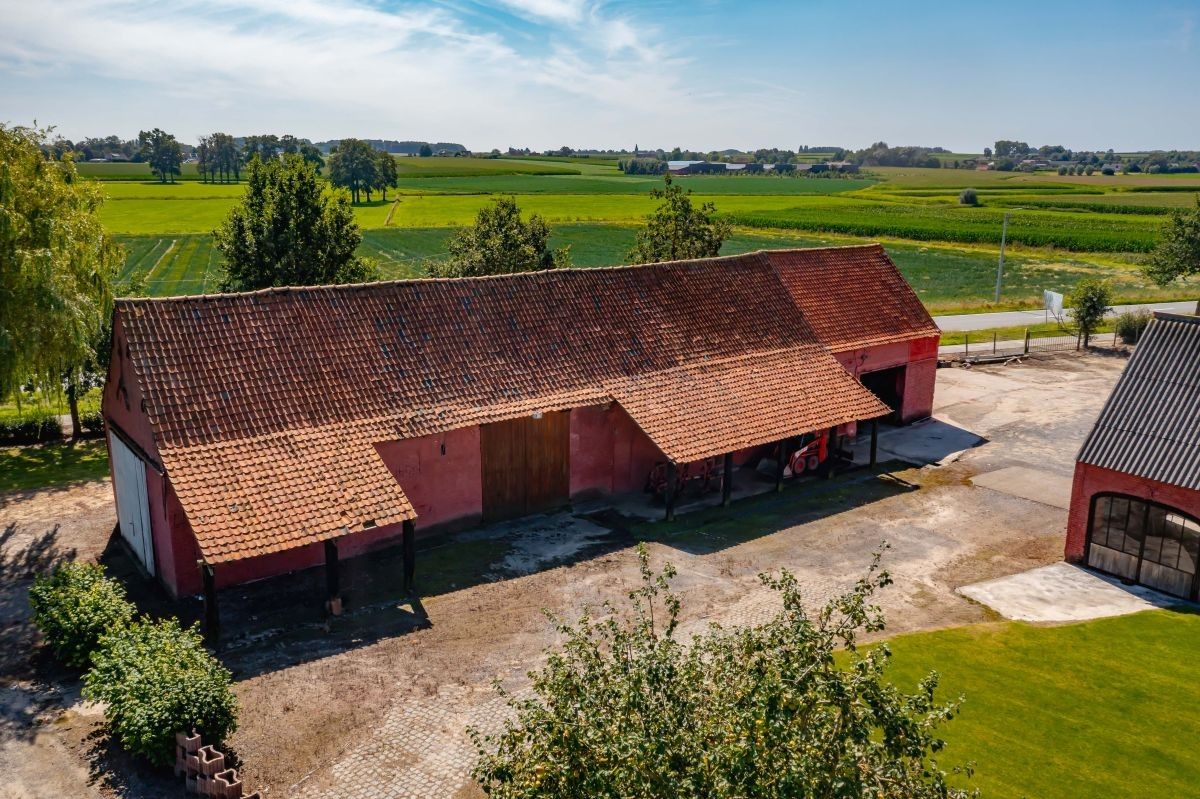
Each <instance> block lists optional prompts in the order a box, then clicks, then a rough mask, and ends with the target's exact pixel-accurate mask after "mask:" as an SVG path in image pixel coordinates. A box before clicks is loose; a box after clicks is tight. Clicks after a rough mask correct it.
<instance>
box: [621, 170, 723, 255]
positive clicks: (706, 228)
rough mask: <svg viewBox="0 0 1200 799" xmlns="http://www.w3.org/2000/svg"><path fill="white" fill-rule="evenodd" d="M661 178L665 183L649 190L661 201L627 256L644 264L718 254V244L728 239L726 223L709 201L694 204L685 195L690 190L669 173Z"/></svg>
mask: <svg viewBox="0 0 1200 799" xmlns="http://www.w3.org/2000/svg"><path fill="white" fill-rule="evenodd" d="M663 180H664V183H665V186H664V187H663V188H662V189H655V190H654V191H652V192H651V193H650V194H651V196H653V197H657V198H659V199H661V200H663V203H662V205H660V206H659V207H658V209H657V210H655V212H654V213H652V214H650V216H648V217H646V226H645V227H644V228H642V229H641V230H640V231H638V234H637V242H636V243H635V244H634V247H633V249H632V250H631V251H630V252H629V258H630V259H631V260H632V261H634V262H635V263H644V264H645V263H655V262H658V261H678V260H683V259H687V258H711V257H712V256H714V255H719V254H720V252H721V245H722V244H723V243H724V242H725V239H727V238H729V233H730V224H729V222H728V221H726V220H724V219H718V218H717V216H716V211H717V209H716V207H715V206H713V204H712V203H704V204H703V205H700V206H699V207H697V206H695V205H693V204H692V200H691V197H689V196H688V195H690V194H691V193H692V192H691V190H688V191H684V190H683V188H682V187H680V186H678V185H676V184H675V183H674V181H672V180H671V176H670V175H667V176H666V177H665V178H664V179H663Z"/></svg>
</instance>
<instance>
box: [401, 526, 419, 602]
mask: <svg viewBox="0 0 1200 799" xmlns="http://www.w3.org/2000/svg"><path fill="white" fill-rule="evenodd" d="M401 529H402V530H403V534H402V537H401V549H402V550H403V554H404V593H405V594H407V595H409V596H412V592H413V574H414V573H415V572H416V569H417V523H416V522H414V521H413V520H412V519H405V520H404V523H403V525H401Z"/></svg>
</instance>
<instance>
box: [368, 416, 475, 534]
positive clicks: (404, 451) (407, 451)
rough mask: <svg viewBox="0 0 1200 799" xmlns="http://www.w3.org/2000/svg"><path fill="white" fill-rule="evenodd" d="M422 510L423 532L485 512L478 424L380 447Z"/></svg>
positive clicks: (419, 513) (419, 519)
mask: <svg viewBox="0 0 1200 799" xmlns="http://www.w3.org/2000/svg"><path fill="white" fill-rule="evenodd" d="M375 449H376V450H377V451H378V452H379V457H381V458H383V462H384V463H385V464H387V467H388V469H389V470H391V472H392V476H393V477H395V478H396V482H397V483H399V484H400V487H401V488H402V489H404V493H405V494H407V495H408V499H409V501H410V502H412V504H413V507H414V508H415V509H416V511H417V530H418V534H422V533H428V532H429V530H430V529H431V528H437V527H438V526H443V527H444V526H445V525H447V524H449V523H456V524H457V525H460V526H461V525H466V524H470V523H474V522H476V521H478V520H479V519H480V518H481V517H482V515H483V473H482V468H483V467H482V463H481V462H480V457H479V428H478V427H466V428H462V429H460V430H451V431H450V432H448V433H444V434H439V435H435V436H424V437H422V438H411V439H406V440H404V441H387V442H383V443H380V444H376V445H375Z"/></svg>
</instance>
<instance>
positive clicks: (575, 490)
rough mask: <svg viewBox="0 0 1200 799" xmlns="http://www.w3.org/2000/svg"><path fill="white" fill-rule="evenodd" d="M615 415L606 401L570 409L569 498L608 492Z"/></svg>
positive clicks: (610, 489)
mask: <svg viewBox="0 0 1200 799" xmlns="http://www.w3.org/2000/svg"><path fill="white" fill-rule="evenodd" d="M613 416H614V414H613V412H612V410H611V408H610V406H609V405H589V406H587V407H584V408H574V409H572V410H571V498H572V499H574V498H588V497H595V496H601V495H604V494H611V493H612V490H613V455H614V449H613V447H614V436H613V432H614V431H613V422H612V417H613Z"/></svg>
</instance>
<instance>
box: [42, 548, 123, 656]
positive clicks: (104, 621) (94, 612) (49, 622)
mask: <svg viewBox="0 0 1200 799" xmlns="http://www.w3.org/2000/svg"><path fill="white" fill-rule="evenodd" d="M29 604H30V606H31V607H32V608H33V622H34V624H36V625H37V627H38V629H39V630H41V631H42V635H43V636H44V637H45V638H46V642H47V643H48V644H50V648H51V649H53V650H54V655H55V657H57V658H58V659H59V660H61V661H62V662H63V663H65V664H66V665H68V666H71V667H74V668H82V667H84V666H86V665H87V663H88V659H89V656H90V655H91V654H92V652H93V651H94V650H95V649H96V646H97V642H98V641H99V639H100V637H101V636H103V635H104V634H105V633H108V632H109V631H111V630H113V629H121V628H123V627H124V626H125V625H126V624H128V623H129V620H130V619H131V618H133V605H131V604H130V603H129V602H127V601H126V600H125V589H124V587H122V585H121V584H120V583H119V582H117V581H116V580H112V579H109V578H108V577H106V576H105V575H104V567H103V566H101V565H100V564H98V563H64V564H62V565H60V566H58V567H57V568H55V569H54V571H52V572H50V573H49V574H43V575H41V576H40V577H38V578H37V579H36V580H34V582H33V587H32V588H30V589H29Z"/></svg>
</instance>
